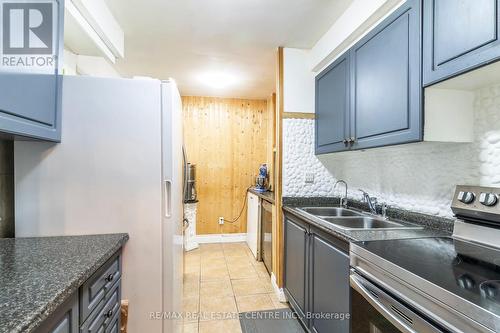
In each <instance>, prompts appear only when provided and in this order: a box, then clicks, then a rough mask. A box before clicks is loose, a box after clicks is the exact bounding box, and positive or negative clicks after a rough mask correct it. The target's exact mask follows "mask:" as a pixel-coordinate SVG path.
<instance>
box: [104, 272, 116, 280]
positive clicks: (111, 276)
mask: <svg viewBox="0 0 500 333" xmlns="http://www.w3.org/2000/svg"><path fill="white" fill-rule="evenodd" d="M114 278H115V276H114V275H113V274H109V275H108V276H106V278H105V280H106V281H108V282H111V281H113V279H114Z"/></svg>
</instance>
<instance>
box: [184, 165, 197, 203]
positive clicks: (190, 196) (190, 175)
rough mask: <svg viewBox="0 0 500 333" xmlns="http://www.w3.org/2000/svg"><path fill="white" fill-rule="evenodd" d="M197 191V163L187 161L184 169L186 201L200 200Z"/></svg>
mask: <svg viewBox="0 0 500 333" xmlns="http://www.w3.org/2000/svg"><path fill="white" fill-rule="evenodd" d="M197 198H198V193H197V192H196V164H192V163H186V164H185V170H184V203H194V202H198V199H197Z"/></svg>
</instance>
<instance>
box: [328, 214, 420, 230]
mask: <svg viewBox="0 0 500 333" xmlns="http://www.w3.org/2000/svg"><path fill="white" fill-rule="evenodd" d="M322 220H324V221H326V222H328V223H331V224H333V225H335V226H336V227H339V228H341V229H345V230H361V229H365V230H367V229H377V230H380V229H422V228H421V227H419V226H410V225H404V224H401V223H397V222H392V221H386V220H382V219H377V218H373V217H369V216H358V217H342V218H338V217H337V218H335V217H323V218H322Z"/></svg>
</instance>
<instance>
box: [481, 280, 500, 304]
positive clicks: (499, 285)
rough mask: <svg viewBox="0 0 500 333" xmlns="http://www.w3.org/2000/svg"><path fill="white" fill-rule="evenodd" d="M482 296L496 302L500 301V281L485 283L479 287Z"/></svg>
mask: <svg viewBox="0 0 500 333" xmlns="http://www.w3.org/2000/svg"><path fill="white" fill-rule="evenodd" d="M479 290H481V296H482V297H484V298H488V299H491V300H494V301H499V300H500V280H490V281H484V282H482V283H481V284H480V285H479Z"/></svg>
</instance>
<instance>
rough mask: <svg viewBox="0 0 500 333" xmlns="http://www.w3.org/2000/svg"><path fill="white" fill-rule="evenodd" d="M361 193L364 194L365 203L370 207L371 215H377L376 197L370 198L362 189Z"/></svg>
mask: <svg viewBox="0 0 500 333" xmlns="http://www.w3.org/2000/svg"><path fill="white" fill-rule="evenodd" d="M359 191H361V193H363V201H364V202H366V203H367V204H368V207H369V208H370V213H372V214H374V215H376V214H377V198H375V197H373V198H372V197H370V195H369V194H368V193H367V192H365V191H363V190H362V189H359Z"/></svg>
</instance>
